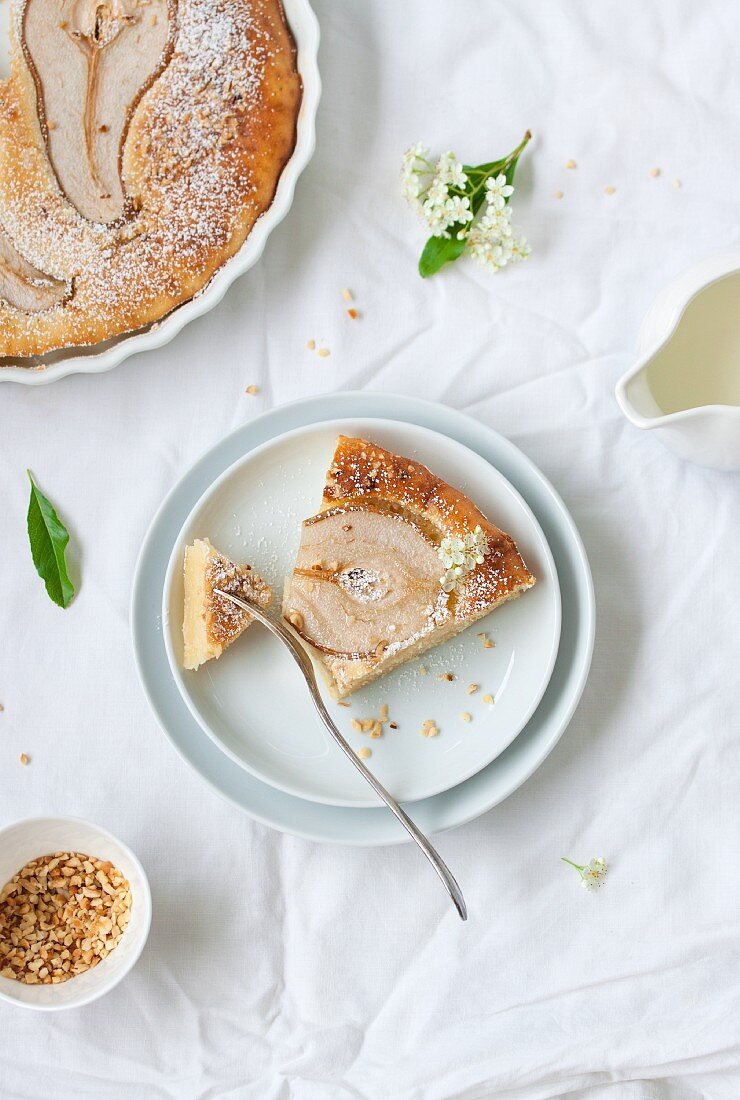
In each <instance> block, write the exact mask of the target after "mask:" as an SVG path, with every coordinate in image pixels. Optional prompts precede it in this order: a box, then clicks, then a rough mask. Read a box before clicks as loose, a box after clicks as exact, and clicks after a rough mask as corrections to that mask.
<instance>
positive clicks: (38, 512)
mask: <svg viewBox="0 0 740 1100" xmlns="http://www.w3.org/2000/svg"><path fill="white" fill-rule="evenodd" d="M26 473H27V474H28V480H29V481H30V482H31V499H30V501H29V503H28V541H29V542H30V544H31V557H32V558H33V564H34V565H35V566H36V571H37V573H38V575H39V576H40V577H41V579H42V580H43V582H44V584H45V585H46V591H47V592H48V593H49V597H50V599H52V600H53V601H54V603H55V604H58V605H59V607H69V604H70V601H71V599H72V597H73V596H74V594H75V590H74V587H73V585H72V582H71V581H70V579H69V574H68V573H67V562H66V560H65V550H66V547H67V543H68V542H69V533H68V531H67V528H66V527H65V526H64V524H63V523H62V522H61V520H60V519H59V516H58V515H57V514H56V512H55V511H54V505H53V504H52V503H51V501H49V500H47V499H46V497H45V496H44V494H43V493H42V492H41V490H40V489H39V488H38V487H37V485H36V483H35V481H34V480H33V477H32V475H31V471H30V470H26Z"/></svg>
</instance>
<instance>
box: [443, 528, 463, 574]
mask: <svg viewBox="0 0 740 1100" xmlns="http://www.w3.org/2000/svg"><path fill="white" fill-rule="evenodd" d="M437 553H438V554H439V557H440V559H441V561H442V564H443V565H444V567H445V569H451V568H452V566H453V565H462V564H463V563H464V561H465V541H464V539H461V538H460V537H459V536H458V535H445V537H444V538H443V539H442V541H441V543H440V544H439V550H438V551H437Z"/></svg>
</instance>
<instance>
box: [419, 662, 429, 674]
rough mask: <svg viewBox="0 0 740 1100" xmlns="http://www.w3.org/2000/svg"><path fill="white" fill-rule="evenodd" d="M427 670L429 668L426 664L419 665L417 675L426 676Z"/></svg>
mask: <svg viewBox="0 0 740 1100" xmlns="http://www.w3.org/2000/svg"><path fill="white" fill-rule="evenodd" d="M428 672H429V669H428V668H427V666H426V665H419V675H420V676H426V674H427V673H428Z"/></svg>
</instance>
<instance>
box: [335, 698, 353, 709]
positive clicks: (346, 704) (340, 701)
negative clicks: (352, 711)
mask: <svg viewBox="0 0 740 1100" xmlns="http://www.w3.org/2000/svg"><path fill="white" fill-rule="evenodd" d="M337 706H338V707H351V706H352V704H351V703H350V702H348V701H347V700H346V699H338V700H337Z"/></svg>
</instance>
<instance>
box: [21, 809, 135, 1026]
mask: <svg viewBox="0 0 740 1100" xmlns="http://www.w3.org/2000/svg"><path fill="white" fill-rule="evenodd" d="M51 852H84V853H85V854H86V855H89V856H94V857H95V858H97V859H103V860H105V859H107V860H110V862H111V863H112V864H114V866H116V867H117V868H118V869H119V871H121V872H122V874H123V875H125V877H126V878H127V879H128V881H129V884H130V886H131V917H130V919H129V922H128V925H127V926H126V930H125V931H124V933H123V935H122V936H121V939H120V941H119V943H118V946H117V947H116V948H115V950H113V951H111V953H110V955H108V956H107V958H105V959H103V960H102V962H100V963H98V965H97V966H96V967H93V969H92V970H86V971H85V973H84V974H79V975H78V976H77V977H75V978H70V979H69V981H66V982H59V983H57V984H56V985H26V984H25V983H24V982H19V981H16V980H15V979H14V978H3V977H1V976H0V1000H3V1001H9V1002H10V1004H15V1005H23V1006H24V1007H25V1008H36V1009H38V1010H39V1011H41V1012H55V1011H56V1010H58V1009H61V1008H79V1007H80V1006H81V1005H86V1004H89V1003H90V1001H95V1000H97V998H98V997H102V996H103V994H104V993H108V992H109V990H111V989H112V988H113V986H114V985H117V984H118V982H120V980H121V978H123V977H124V976H125V975H126V974H128V972H129V970H130V969H131V968H132V966H133V965H134V964H135V963H136V961H137V959H138V958H139V955H140V954H141V952H142V950H143V948H144V944H145V943H146V940H147V936H148V935H149V926H150V925H151V921H152V895H151V892H150V890H149V883H148V881H147V877H146V874H145V873H144V868H143V867H142V866H141V864H140V863H139V861H138V859H137V858H136V856H135V855H134V853H133V852H132V851H131V849H130V848H127V847H126V845H125V844H122V843H121V841H120V840H117V839H116V837H114V836H113V835H112V834H111V833H109V832H107V830H106V829H101V827H100V826H99V825H93V824H91V823H90V822H89V821H82V820H80V819H79V818H76V817H30V818H27V819H26V820H25V821H16V822H15V823H14V824H13V825H6V826H5V828H4V829H0V889H2V887H3V886H4V885H5V883H6V882H9V881H10V879H11V878H12V877H13V875H15V874H17V872H18V871H20V869H21V867H23V866H25V864H26V863H28V861H29V860H31V859H37V858H38V857H39V856H45V855H49V854H50V853H51Z"/></svg>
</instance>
